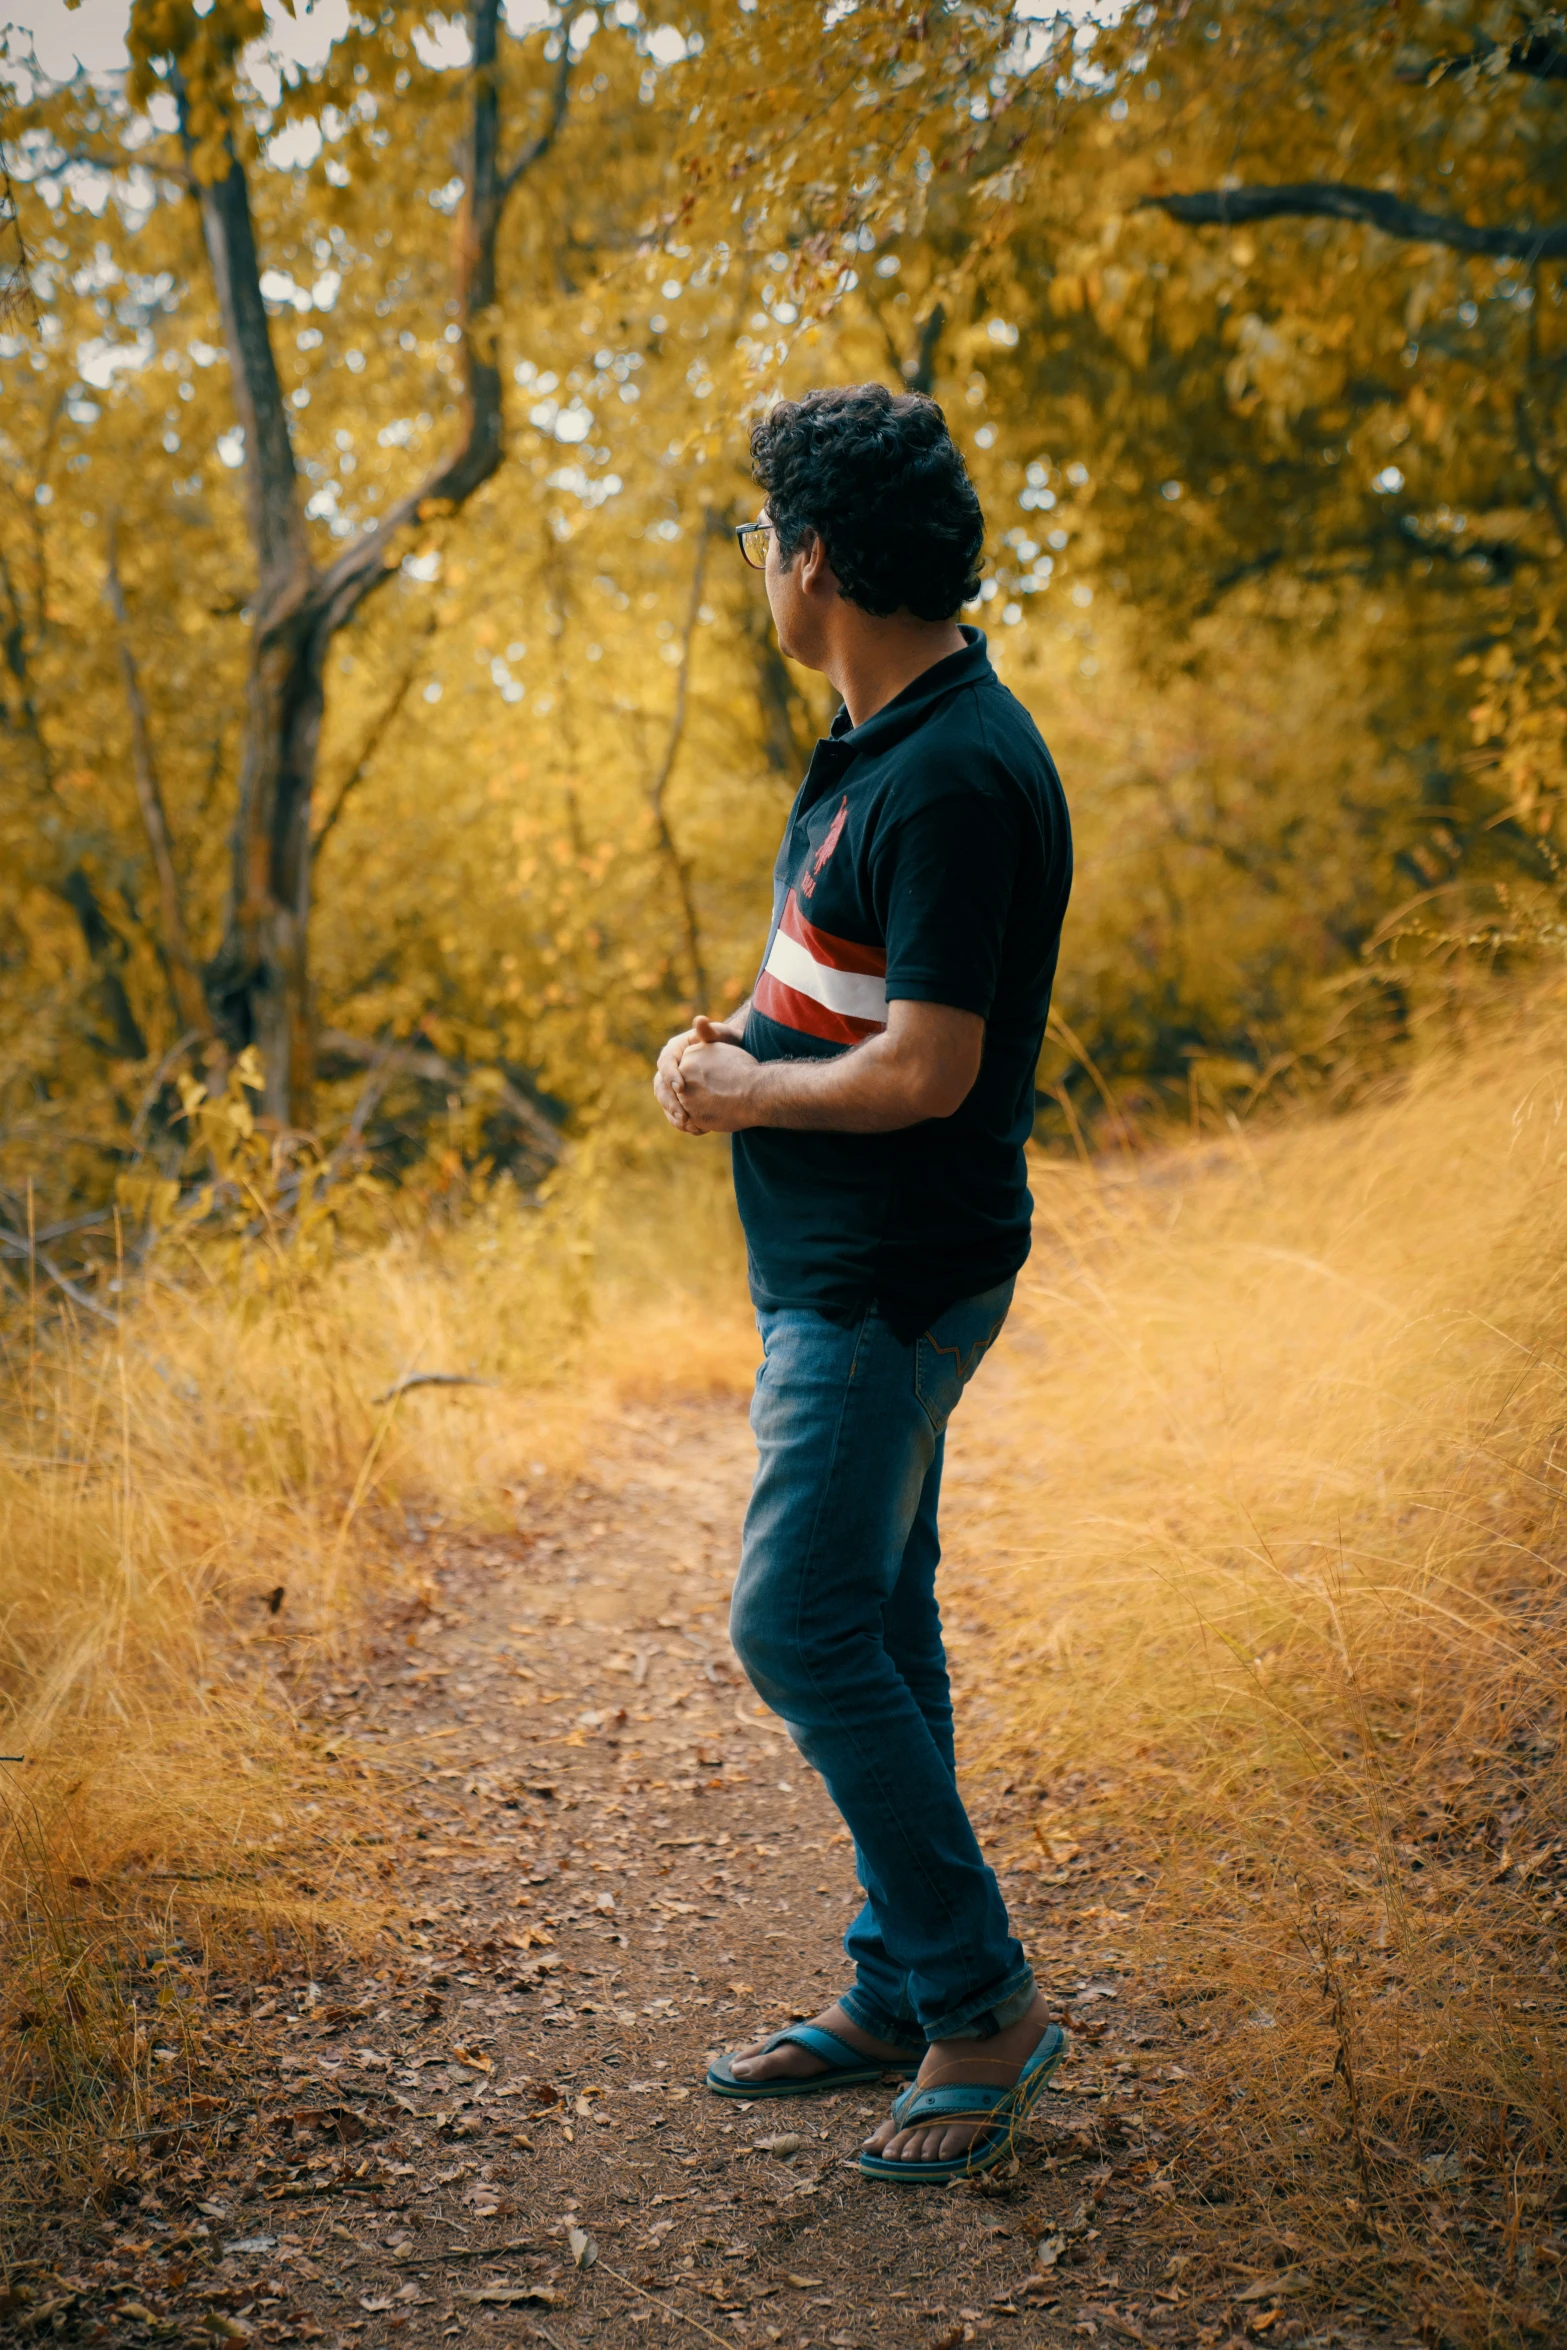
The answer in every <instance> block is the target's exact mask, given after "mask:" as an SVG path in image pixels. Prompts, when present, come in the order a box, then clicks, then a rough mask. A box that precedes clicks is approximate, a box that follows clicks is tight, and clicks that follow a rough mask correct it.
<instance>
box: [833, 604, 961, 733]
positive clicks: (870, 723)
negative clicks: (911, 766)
mask: <svg viewBox="0 0 1567 2350" xmlns="http://www.w3.org/2000/svg"><path fill="white" fill-rule="evenodd" d="M958 625H959V626H960V628H961V629H962V631H963V639H964V642H963V650H962V651H961V652H960V653H948V655H947V656H946V658H945V660H942V661H935V662H933V663H932V664H931V666H930V668H929V669H923V670H921V672H920V674H919V676H918V677H916V678H914V679H913V680H912V681H911V682H910V683H909V684H908V685H906V686H905V687H904V689H903V691H902V693H901V694H895V695H894V696H893V698H892V700H891V701H890V702H887V703H885V704H884V705H883V707H882V708H881V709H879V710H878V711H876V713H875V714H874V716H872V717H870V718H867V719H866V721H865V723H864V725H863V726H851V725H850V723H849V713H848V710H847V709H846V708H845V709H841V710H840V711H839V712H838V715H837V717H836V718H835V719H834V720H833V722H832V729H831V732H830V734H829V737H828V739H829V741H830V742H831V743H832V744H833V746H834V748H835V749H838V750H844V751H853V752H861V751H866V752H869V753H871V754H872V755H874V754H876V753H877V752H880V751H886V750H890V749H891V748H892V746H893V744H894V743H896V742H899V741H901V740H902V738H903V736H904V735H906V734H911V733H912V732H913V730H914V728H915V727H916V726H918V725H920V724H921V722H922V721H923V720H924V719H925V718H926V717H927V716H928V715H929V712H930V709H931V706H932V704H933V703H936V702H939V701H941V700H942V699H943V697H944V696H946V695H947V694H950V693H955V692H956V690H957V688H958V687H959V686H963V685H974V684H976V683H977V682H978V680H979V679H980V678H982V677H987V676H989V675H990V673H991V671H990V655H989V653H988V652H987V651H986V649H985V638H984V634H983V632H982V631H981V630H980V629H977V628H971V627H970V626H969V624H968V622H967V621H960V622H959V624H958Z"/></svg>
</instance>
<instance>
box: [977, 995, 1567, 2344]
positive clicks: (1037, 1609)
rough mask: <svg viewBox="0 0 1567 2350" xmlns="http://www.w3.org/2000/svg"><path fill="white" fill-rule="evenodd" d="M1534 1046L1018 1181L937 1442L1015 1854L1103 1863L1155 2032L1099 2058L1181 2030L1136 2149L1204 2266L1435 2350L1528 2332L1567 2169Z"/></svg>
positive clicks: (1555, 1222) (1554, 1198)
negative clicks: (960, 1440)
mask: <svg viewBox="0 0 1567 2350" xmlns="http://www.w3.org/2000/svg"><path fill="white" fill-rule="evenodd" d="M1564 1045H1567V1018H1564V1013H1563V1007H1562V1004H1561V1002H1560V1000H1559V999H1546V1000H1536V1001H1534V1002H1533V1003H1531V1004H1528V1005H1514V1006H1512V1007H1511V1009H1510V1012H1509V1015H1508V1017H1507V1018H1506V1019H1505V1020H1503V1019H1500V1018H1499V1019H1498V1020H1497V1021H1496V1022H1495V1024H1494V1025H1493V1026H1492V1027H1491V1028H1490V1029H1489V1031H1488V1032H1487V1033H1484V1034H1482V1035H1481V1036H1479V1037H1478V1038H1477V1039H1476V1040H1474V1042H1473V1043H1472V1044H1471V1046H1470V1048H1469V1049H1468V1050H1467V1051H1466V1052H1465V1053H1464V1054H1463V1055H1462V1056H1458V1055H1451V1056H1448V1055H1442V1056H1437V1057H1434V1058H1433V1059H1431V1060H1430V1061H1429V1062H1428V1063H1427V1064H1426V1065H1425V1066H1424V1067H1422V1068H1421V1069H1419V1070H1418V1071H1417V1072H1416V1073H1415V1074H1414V1075H1413V1076H1412V1077H1411V1078H1409V1079H1408V1080H1407V1081H1406V1082H1405V1083H1404V1084H1403V1086H1402V1088H1401V1089H1400V1091H1399V1092H1398V1093H1397V1095H1396V1096H1393V1097H1391V1098H1388V1099H1386V1100H1384V1101H1382V1102H1380V1103H1373V1104H1370V1105H1368V1106H1365V1107H1363V1108H1361V1109H1360V1110H1359V1111H1357V1112H1356V1113H1355V1114H1353V1115H1352V1116H1348V1117H1344V1118H1340V1119H1337V1120H1334V1121H1331V1122H1327V1121H1324V1122H1317V1123H1299V1124H1295V1125H1292V1126H1287V1127H1285V1128H1282V1129H1280V1130H1277V1131H1274V1132H1272V1133H1270V1134H1259V1133H1255V1132H1250V1133H1248V1132H1240V1131H1236V1132H1234V1133H1232V1134H1229V1135H1227V1136H1225V1137H1224V1138H1223V1139H1222V1140H1219V1141H1207V1142H1201V1143H1194V1144H1192V1145H1190V1146H1188V1147H1185V1148H1177V1149H1174V1150H1170V1151H1167V1152H1165V1153H1162V1154H1160V1155H1157V1156H1155V1157H1150V1158H1144V1159H1141V1160H1131V1159H1122V1160H1110V1161H1106V1162H1102V1163H1100V1164H1098V1165H1096V1166H1092V1167H1072V1166H1065V1165H1059V1164H1056V1165H1051V1166H1048V1167H1042V1168H1041V1169H1040V1171H1039V1178H1038V1180H1037V1182H1036V1187H1035V1188H1036V1193H1037V1196H1038V1201H1039V1206H1038V1213H1037V1221H1036V1236H1035V1253H1034V1257H1033V1261H1032V1264H1031V1266H1030V1269H1029V1271H1028V1273H1027V1275H1026V1278H1025V1280H1024V1283H1023V1285H1022V1290H1021V1294H1020V1299H1019V1304H1018V1307H1017V1309H1016V1312H1015V1315H1014V1318H1013V1322H1012V1324H1011V1326H1010V1343H1009V1345H1008V1346H1006V1347H1004V1348H1003V1349H1002V1350H1000V1355H999V1360H998V1364H997V1373H996V1377H995V1378H994V1380H993V1382H992V1384H991V1386H990V1389H989V1392H988V1396H987V1414H986V1417H985V1419H984V1421H983V1422H982V1423H981V1425H980V1427H979V1428H978V1429H970V1430H969V1431H967V1432H966V1433H965V1445H966V1446H967V1448H968V1449H969V1452H970V1455H971V1456H972V1451H973V1446H974V1444H975V1441H976V1439H977V1440H978V1441H979V1442H980V1443H981V1444H982V1446H983V1474H982V1475H980V1476H979V1478H978V1481H977V1483H971V1485H970V1492H971V1494H972V1495H973V1498H972V1499H971V1500H970V1502H969V1504H968V1506H967V1509H966V1511H965V1513H964V1516H963V1521H962V1531H961V1547H962V1564H961V1567H960V1573H961V1575H962V1578H963V1580H964V1581H965V1582H966V1584H967V1585H968V1587H969V1589H970V1591H971V1593H972V1594H973V1596H974V1597H975V1599H976V1600H977V1601H978V1602H979V1604H980V1605H981V1607H982V1609H983V1612H984V1614H985V1616H986V1617H987V1619H988V1621H989V1624H990V1627H991V1640H990V1644H989V1648H988V1663H989V1666H990V1669H991V1672H992V1674H993V1675H994V1681H993V1686H994V1687H996V1688H998V1689H999V1691H1001V1692H1004V1718H1005V1728H1004V1730H1003V1733H1002V1739H1001V1744H1002V1749H1003V1751H1004V1752H1005V1753H1006V1754H1007V1755H1008V1756H1009V1757H1010V1758H1011V1759H1012V1761H1013V1763H1014V1766H1015V1768H1016V1771H1017V1775H1018V1777H1019V1778H1020V1779H1021V1780H1022V1781H1023V1782H1024V1784H1025V1785H1026V1787H1027V1789H1028V1791H1029V1800H1028V1802H1027V1804H1026V1806H1025V1807H1024V1808H1023V1812H1022V1817H1021V1820H1020V1823H1019V1824H1020V1827H1021V1829H1022V1831H1023V1842H1022V1853H1021V1855H1020V1856H1019V1857H1023V1856H1028V1855H1030V1854H1031V1857H1026V1858H1025V1859H1024V1865H1027V1866H1031V1867H1034V1868H1036V1869H1038V1870H1039V1871H1040V1872H1041V1873H1042V1874H1044V1875H1045V1876H1046V1877H1047V1878H1055V1879H1057V1880H1059V1881H1060V1882H1059V1889H1058V1890H1057V1891H1056V1893H1055V1895H1054V1898H1055V1899H1056V1900H1057V1901H1058V1902H1059V1903H1060V1904H1061V1905H1062V1906H1063V1908H1067V1909H1069V1908H1070V1904H1071V1903H1072V1901H1073V1899H1074V1895H1073V1893H1072V1890H1071V1884H1072V1874H1073V1868H1074V1866H1075V1867H1077V1868H1087V1867H1089V1866H1090V1865H1092V1866H1094V1867H1095V1868H1096V1869H1097V1870H1099V1871H1100V1872H1101V1881H1102V1872H1103V1871H1104V1870H1106V1869H1108V1870H1109V1871H1110V1872H1111V1874H1112V1877H1113V1878H1118V1879H1119V1881H1120V1883H1121V1885H1122V1887H1123V1891H1122V1893H1121V1895H1120V1896H1119V1899H1120V1903H1121V1907H1120V1911H1119V1914H1118V1913H1117V1912H1116V1911H1115V1910H1113V1909H1112V1910H1111V1911H1110V1912H1109V1914H1108V1915H1106V1914H1105V1911H1104V1908H1103V1906H1101V1907H1100V1909H1099V1911H1098V1912H1097V1913H1096V1914H1091V1915H1090V1916H1089V1917H1088V1918H1087V1919H1086V1920H1084V1921H1083V1922H1084V1924H1085V1925H1086V1927H1087V1930H1088V1931H1089V1932H1090V1933H1091V1934H1097V1935H1099V1936H1100V1937H1101V1938H1102V1940H1103V1941H1105V1942H1106V1943H1107V1944H1108V1945H1109V1946H1110V1947H1112V1948H1119V1949H1120V1950H1121V1951H1122V1953H1123V1955H1125V1956H1127V1957H1128V1958H1132V1957H1136V1958H1137V1959H1138V1960H1140V1961H1141V1962H1142V1964H1143V1966H1144V1968H1145V1969H1146V1980H1148V1981H1149V1982H1151V1983H1152V1984H1154V1985H1156V1986H1162V1989H1163V1993H1164V1996H1165V1997H1166V1998H1167V1999H1168V2001H1169V2002H1170V2009H1171V2015H1172V2033H1173V2035H1174V2037H1173V2039H1172V2042H1171V2045H1170V2046H1168V2047H1166V2048H1164V2049H1162V2050H1160V2051H1159V2052H1158V2054H1157V2056H1155V2055H1150V2056H1149V2057H1148V2058H1147V2059H1146V2060H1141V2059H1138V2058H1137V2057H1136V2055H1135V2053H1134V2052H1127V2057H1126V2058H1124V2059H1123V2061H1129V2062H1130V2063H1131V2064H1132V2065H1134V2066H1138V2067H1139V2068H1140V2069H1144V2070H1149V2071H1150V2072H1151V2073H1153V2074H1157V2073H1163V2072H1166V2071H1167V2069H1168V2059H1169V2057H1170V2056H1172V2055H1176V2056H1178V2055H1179V2052H1180V2045H1181V2043H1182V2042H1185V2043H1186V2044H1187V2045H1188V2046H1189V2047H1190V2048H1191V2050H1192V2051H1193V2052H1194V2055H1195V2054H1196V2053H1197V2052H1198V2051H1200V2061H1196V2062H1194V2061H1193V2058H1192V2057H1188V2061H1187V2064H1186V2065H1185V2066H1184V2067H1181V2068H1180V2069H1182V2070H1185V2071H1188V2072H1191V2073H1194V2074H1196V2075H1197V2076H1198V2077H1199V2078H1200V2081H1201V2083H1202V2087H1201V2089H1200V2090H1199V2089H1198V2088H1197V2087H1195V2086H1194V2085H1192V2083H1186V2084H1182V2083H1181V2082H1179V2081H1178V2080H1177V2081H1175V2082H1173V2083H1167V2085H1165V2086H1164V2087H1163V2088H1162V2090H1159V2091H1156V2092H1155V2093H1154V2094H1152V2095H1143V2094H1141V2093H1138V2092H1135V2091H1132V2090H1130V2089H1123V2091H1122V2094H1121V2097H1120V2100H1119V2103H1120V2107H1121V2109H1122V2111H1123V2118H1124V2119H1125V2121H1126V2124H1127V2126H1128V2128H1129V2129H1130V2130H1131V2131H1132V2132H1133V2134H1134V2135H1135V2134H1136V2133H1137V2132H1138V2131H1139V2130H1142V2131H1152V2132H1153V2134H1154V2140H1155V2142H1156V2144H1157V2145H1158V2146H1161V2147H1163V2148H1164V2149H1165V2150H1166V2151H1167V2152H1170V2153H1172V2154H1173V2152H1174V2150H1175V2148H1176V2147H1177V2145H1180V2146H1183V2147H1184V2148H1185V2149H1186V2152H1185V2154H1184V2155H1183V2157H1182V2162H1181V2167H1180V2171H1179V2174H1178V2175H1179V2177H1180V2179H1181V2181H1182V2183H1183V2185H1184V2186H1185V2188H1186V2189H1187V2190H1188V2191H1189V2193H1190V2196H1191V2199H1192V2200H1191V2202H1190V2205H1189V2208H1190V2209H1191V2210H1192V2211H1194V2212H1197V2211H1203V2210H1206V2211H1208V2212H1209V2214H1210V2217H1216V2218H1218V2219H1219V2220H1220V2221H1221V2223H1222V2225H1221V2229H1220V2234H1221V2235H1222V2237H1223V2239H1224V2248H1225V2250H1226V2251H1227V2253H1228V2254H1229V2256H1230V2257H1231V2258H1232V2259H1233V2258H1236V2257H1245V2256H1250V2257H1252V2258H1254V2259H1255V2260H1257V2261H1259V2262H1260V2264H1261V2266H1262V2267H1263V2269H1264V2270H1266V2268H1267V2266H1268V2263H1269V2261H1270V2260H1275V2259H1276V2260H1277V2261H1279V2262H1280V2263H1282V2264H1285V2265H1288V2264H1289V2263H1290V2262H1292V2261H1293V2262H1303V2263H1306V2264H1307V2266H1308V2267H1311V2266H1312V2265H1313V2264H1314V2273H1315V2274H1317V2276H1318V2278H1319V2281H1320V2280H1322V2279H1328V2280H1332V2281H1333V2282H1334V2283H1335V2284H1336V2287H1337V2289H1338V2290H1339V2291H1340V2293H1351V2292H1352V2293H1355V2294H1358V2295H1359V2297H1360V2298H1361V2299H1362V2300H1363V2301H1366V2302H1368V2303H1369V2304H1370V2305H1371V2306H1374V2307H1375V2306H1380V2307H1381V2308H1382V2310H1383V2313H1384V2314H1385V2315H1389V2316H1391V2315H1394V2314H1398V2315H1402V2316H1405V2317H1408V2316H1410V2315H1412V2314H1416V2313H1418V2310H1419V2309H1424V2310H1425V2311H1426V2314H1427V2316H1428V2317H1429V2319H1430V2324H1431V2326H1432V2327H1433V2328H1434V2329H1435V2333H1436V2334H1438V2335H1439V2334H1441V2333H1442V2331H1443V2330H1444V2329H1446V2330H1447V2331H1448V2332H1450V2333H1452V2334H1454V2336H1455V2338H1458V2339H1465V2340H1467V2339H1475V2340H1482V2339H1492V2338H1497V2339H1500V2338H1503V2337H1504V2336H1508V2335H1510V2334H1511V2333H1512V2331H1513V2330H1514V2329H1515V2328H1521V2329H1523V2330H1524V2331H1527V2330H1528V2327H1529V2325H1530V2323H1531V2322H1532V2320H1531V2312H1533V2313H1534V2316H1535V2317H1536V2318H1538V2317H1539V2315H1540V2312H1541V2311H1542V2310H1543V2308H1544V2304H1545V2292H1546V2280H1545V2271H1544V2270H1543V2268H1542V2267H1541V2266H1540V2265H1539V2264H1540V2263H1541V2262H1542V2261H1543V2260H1544V2259H1545V2258H1546V2256H1547V2255H1546V2253H1545V2251H1544V2250H1543V2249H1542V2248H1541V2231H1542V2225H1543V2222H1542V2220H1541V2216H1540V2215H1541V2212H1542V2210H1544V2209H1547V2208H1548V2207H1549V2204H1550V2201H1551V2197H1552V2194H1553V2192H1554V2191H1555V2189H1556V2188H1558V2187H1559V2186H1560V2185H1561V2183H1562V2181H1563V2178H1564V2172H1563V2166H1562V2155H1563V2151H1564V2145H1567V2045H1564V2042H1563V2037H1562V2030H1561V2026H1562V2020H1563V2017H1564V2014H1567V2001H1564V1998H1563V1992H1564V1988H1567V1987H1564V1985H1563V1982H1562V1965H1561V1961H1562V1947H1563V1946H1562V1942H1561V1925H1562V1919H1563V1911H1564V1897H1567V1867H1564V1858H1563V1854H1564V1843H1567V1838H1564V1825H1563V1823H1564V1817H1567V1747H1564V1743H1563V1733H1564V1723H1563V1698H1564V1692H1567V1607H1564V1569H1567V1516H1564V1504H1567V1484H1564V1465H1563V1461H1562V1458H1561V1437H1560V1431H1561V1426H1562V1418H1563V1390H1564V1369H1567V1056H1564V1050H1563V1048H1564ZM970 1465H971V1469H972V1468H973V1466H974V1463H973V1461H972V1457H971V1463H970ZM1074 1842H1080V1843H1081V1844H1082V1845H1083V1847H1084V1848H1085V1849H1084V1856H1083V1857H1082V1858H1081V1859H1080V1860H1079V1861H1078V1862H1076V1863H1075V1864H1074V1863H1072V1862H1071V1861H1070V1860H1068V1862H1067V1865H1066V1866H1062V1865H1061V1860H1062V1856H1069V1855H1070V1853H1071V1848H1072V1845H1073V1843H1074ZM1052 1844H1053V1845H1054V1847H1055V1857H1054V1859H1052V1858H1051V1857H1049V1856H1048V1854H1049V1848H1050V1846H1051V1845H1052ZM1075 1898H1078V1899H1081V1896H1076V1897H1075ZM1099 1898H1100V1903H1101V1905H1103V1902H1104V1896H1103V1895H1102V1894H1101V1895H1100V1897H1099ZM1116 1898H1117V1897H1116V1896H1114V1895H1112V1896H1111V1899H1112V1900H1115V1899H1116ZM1125 2078H1126V2076H1122V2079H1123V2080H1125ZM1487 2182H1489V2184H1490V2186H1491V2187H1492V2188H1495V2189H1496V2190H1497V2191H1498V2193H1500V2194H1501V2196H1502V2206H1501V2211H1500V2218H1497V2216H1496V2214H1495V2213H1493V2212H1491V2211H1490V2209H1489V2207H1484V2206H1483V2205H1474V2206H1473V2207H1472V2210H1471V2212H1470V2225H1469V2227H1468V2230H1467V2232H1466V2226H1465V2217H1464V2214H1465V2205H1464V2195H1465V2192H1466V2191H1467V2189H1469V2188H1478V2189H1480V2190H1481V2191H1482V2192H1483V2191H1484V2190H1485V2188H1486V2184H1487ZM1482 2209H1484V2212H1485V2216H1483V2217H1480V2216H1476V2215H1477V2214H1479V2213H1480V2212H1481V2211H1482ZM1493 2219H1495V2220H1496V2226H1497V2228H1498V2229H1499V2231H1500V2232H1499V2239H1498V2240H1497V2241H1495V2242H1494V2243H1491V2251H1492V2252H1493V2253H1494V2255H1495V2257H1494V2258H1492V2257H1489V2256H1488V2257H1487V2258H1484V2259H1482V2258H1479V2257H1477V2246H1483V2245H1485V2244H1487V2243H1490V2242H1491V2239H1490V2238H1488V2237H1487V2236H1486V2235H1485V2233H1484V2230H1485V2229H1486V2228H1488V2227H1489V2226H1490V2225H1491V2223H1492V2221H1493ZM1213 2240H1214V2241H1218V2240H1219V2239H1218V2238H1217V2237H1216V2238H1214V2239H1213ZM1280 2246H1283V2247H1284V2249H1282V2250H1280V2249H1279V2247H1280ZM1555 2289H1556V2288H1555V2287H1552V2290H1553V2291H1554V2290H1555ZM1253 2314H1256V2312H1255V2310H1254V2311H1253Z"/></svg>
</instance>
